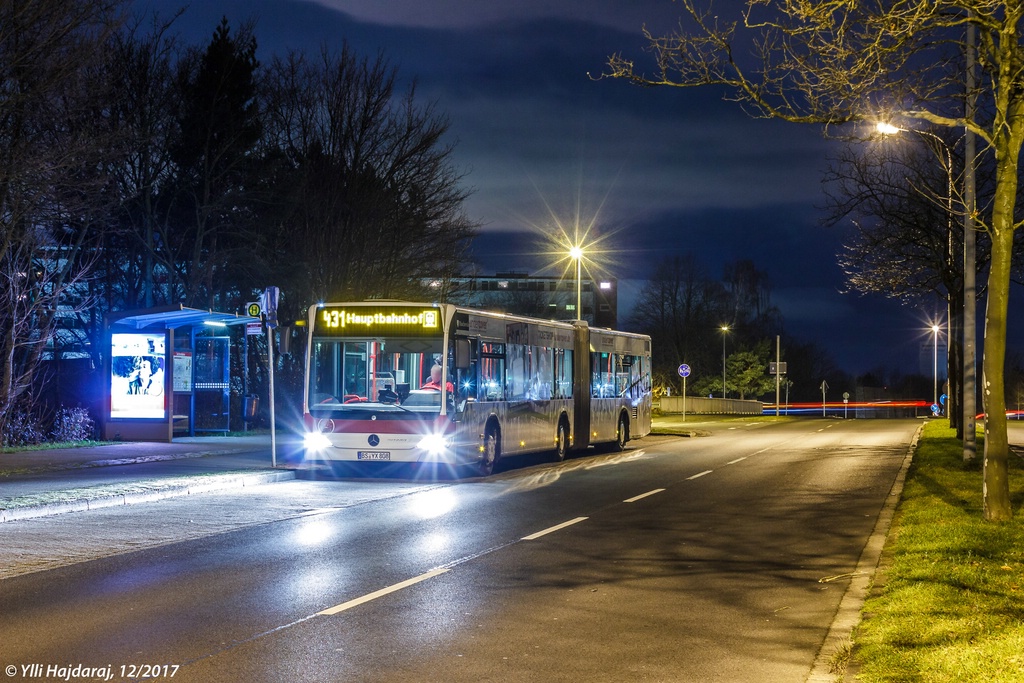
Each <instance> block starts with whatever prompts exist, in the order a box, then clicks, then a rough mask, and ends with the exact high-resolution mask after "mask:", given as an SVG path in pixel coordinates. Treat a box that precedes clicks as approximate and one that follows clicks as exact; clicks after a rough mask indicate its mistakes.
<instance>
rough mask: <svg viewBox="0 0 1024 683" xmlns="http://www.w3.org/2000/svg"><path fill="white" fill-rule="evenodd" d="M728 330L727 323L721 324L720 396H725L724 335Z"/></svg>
mask: <svg viewBox="0 0 1024 683" xmlns="http://www.w3.org/2000/svg"><path fill="white" fill-rule="evenodd" d="M727 332H729V326H728V325H722V398H725V335H726V333H727Z"/></svg>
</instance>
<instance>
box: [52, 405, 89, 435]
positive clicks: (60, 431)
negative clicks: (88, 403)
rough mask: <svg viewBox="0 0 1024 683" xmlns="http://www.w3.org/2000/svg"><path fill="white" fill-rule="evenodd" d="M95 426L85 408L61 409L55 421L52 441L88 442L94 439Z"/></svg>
mask: <svg viewBox="0 0 1024 683" xmlns="http://www.w3.org/2000/svg"><path fill="white" fill-rule="evenodd" d="M95 426H96V423H95V422H93V420H92V418H91V417H89V411H88V410H86V409H85V408H82V407H80V406H79V407H75V408H61V409H60V410H58V411H57V416H56V418H54V420H53V428H52V429H51V430H50V439H51V440H52V441H57V442H64V441H87V440H89V439H91V438H92V437H93V430H94V429H95Z"/></svg>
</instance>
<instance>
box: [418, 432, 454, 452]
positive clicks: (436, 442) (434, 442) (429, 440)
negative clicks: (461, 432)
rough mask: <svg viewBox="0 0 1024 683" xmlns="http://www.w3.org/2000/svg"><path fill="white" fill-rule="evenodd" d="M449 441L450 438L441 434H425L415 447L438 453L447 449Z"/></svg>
mask: <svg viewBox="0 0 1024 683" xmlns="http://www.w3.org/2000/svg"><path fill="white" fill-rule="evenodd" d="M450 443H451V442H450V440H449V439H448V438H447V437H445V436H444V435H443V434H427V435H426V436H425V437H423V438H422V439H420V442H419V443H418V444H416V447H417V448H421V449H423V450H425V451H426V452H428V453H430V454H431V455H440V454H441V453H444V452H445V451H446V450H448V446H449V445H450Z"/></svg>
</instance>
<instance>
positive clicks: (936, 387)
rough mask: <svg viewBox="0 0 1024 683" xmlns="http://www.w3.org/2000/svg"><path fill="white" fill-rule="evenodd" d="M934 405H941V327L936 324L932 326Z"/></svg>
mask: <svg viewBox="0 0 1024 683" xmlns="http://www.w3.org/2000/svg"><path fill="white" fill-rule="evenodd" d="M946 400H947V401H948V400H949V399H948V397H947V399H946ZM932 405H933V406H937V405H939V326H938V325H935V324H933V325H932Z"/></svg>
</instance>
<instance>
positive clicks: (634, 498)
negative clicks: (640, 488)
mask: <svg viewBox="0 0 1024 683" xmlns="http://www.w3.org/2000/svg"><path fill="white" fill-rule="evenodd" d="M664 490H665V489H654V490H653V491H648V492H647V493H641V494H640V495H639V496H633V497H632V498H627V499H626V500H624V501H622V502H623V503H635V502H637V501H638V500H643V499H644V498H646V497H647V496H653V495H654V494H656V493H661V492H662V491H664Z"/></svg>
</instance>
